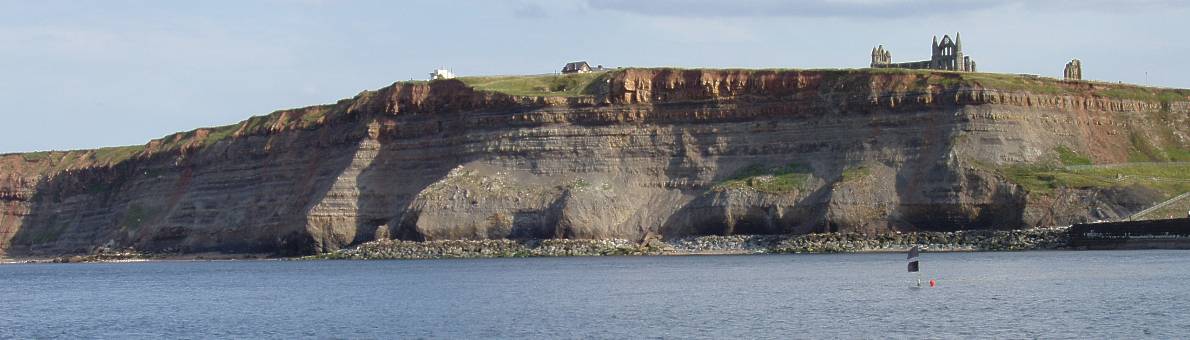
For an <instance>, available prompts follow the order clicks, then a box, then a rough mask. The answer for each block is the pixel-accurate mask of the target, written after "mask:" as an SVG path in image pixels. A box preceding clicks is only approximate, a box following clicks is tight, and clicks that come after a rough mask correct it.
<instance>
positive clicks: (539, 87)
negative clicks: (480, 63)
mask: <svg viewBox="0 0 1190 340" xmlns="http://www.w3.org/2000/svg"><path fill="white" fill-rule="evenodd" d="M610 75H611V73H610V72H593V73H581V74H560V75H559V74H549V75H529V76H482V77H459V78H457V79H458V80H460V81H462V82H463V83H464V84H467V86H470V87H472V88H474V89H476V90H481V91H492V92H499V93H504V94H508V95H513V96H542V97H549V96H557V97H576V96H583V95H594V94H595V91H596V90H595V88H596V86H597V85H598V84H599V82H600V81H606V80H607V77H609V76H610Z"/></svg>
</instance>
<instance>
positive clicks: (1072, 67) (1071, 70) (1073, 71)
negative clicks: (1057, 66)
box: [1062, 59, 1083, 80]
mask: <svg viewBox="0 0 1190 340" xmlns="http://www.w3.org/2000/svg"><path fill="white" fill-rule="evenodd" d="M1062 78H1063V79H1066V80H1083V62H1081V61H1079V60H1078V59H1074V60H1071V61H1070V62H1069V63H1066V70H1065V71H1063V72H1062Z"/></svg>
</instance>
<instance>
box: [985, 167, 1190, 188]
mask: <svg viewBox="0 0 1190 340" xmlns="http://www.w3.org/2000/svg"><path fill="white" fill-rule="evenodd" d="M1001 173H1002V174H1004V176H1005V177H1006V178H1008V179H1009V180H1010V181H1012V182H1013V183H1016V184H1018V185H1020V186H1022V187H1024V188H1025V189H1026V190H1028V191H1030V192H1038V193H1050V192H1053V191H1054V189H1058V188H1073V189H1094V188H1110V187H1114V186H1124V185H1142V186H1146V187H1150V188H1153V189H1156V190H1159V191H1161V192H1163V193H1165V194H1166V195H1170V196H1172V195H1177V194H1180V193H1183V192H1186V191H1190V164H1185V163H1164V164H1162V163H1144V164H1126V165H1118V166H1104V167H1091V168H1085V169H1082V168H1080V169H1063V168H1056V167H1047V166H1041V165H1016V166H1010V167H1007V168H1003V169H1001Z"/></svg>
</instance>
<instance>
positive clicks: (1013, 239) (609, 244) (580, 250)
mask: <svg viewBox="0 0 1190 340" xmlns="http://www.w3.org/2000/svg"><path fill="white" fill-rule="evenodd" d="M1066 230H1067V228H1036V229H1025V230H1006V231H992V230H969V231H956V232H916V233H886V234H877V235H864V234H858V233H824V234H806V235H731V236H700V237H689V238H681V239H675V240H669V241H655V240H654V241H652V242H648V243H645V244H640V243H637V242H633V241H628V240H570V239H548V240H521V241H514V240H473V241H471V240H469V241H464V240H453V241H427V242H414V241H396V240H379V241H373V242H367V243H364V244H361V245H359V246H356V247H353V248H348V249H343V250H339V251H335V252H330V253H325V254H320V255H315V256H309V257H306V258H307V259H351V260H366V259H428V258H485V257H538V256H614V255H687V254H790V253H840V252H865V251H901V250H905V249H909V248H911V247H913V246H915V245H916V246H921V247H922V248H924V249H926V250H932V251H1011V250H1041V249H1060V248H1064V247H1066V246H1067V245H1068V244H1069V237H1068V236H1067V233H1066Z"/></svg>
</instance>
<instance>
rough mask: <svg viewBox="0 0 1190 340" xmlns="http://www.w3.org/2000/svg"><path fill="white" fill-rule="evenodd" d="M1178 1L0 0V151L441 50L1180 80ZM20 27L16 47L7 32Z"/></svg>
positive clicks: (523, 61) (429, 61) (154, 126)
mask: <svg viewBox="0 0 1190 340" xmlns="http://www.w3.org/2000/svg"><path fill="white" fill-rule="evenodd" d="M1185 17H1190V3H1185V2H1179V1H1172V0H1147V1H1137V2H1130V3H1117V2H1110V1H1071V0H1044V1H1023V0H1012V1H1003V2H996V3H990V2H983V1H965V0H956V1H935V0H925V1H903V0H810V1H804V2H797V3H786V2H784V1H777V0H750V1H738V2H731V3H721V2H717V1H710V0H690V1H678V0H655V1H625V0H567V1H556V2H555V1H540V0H508V1H459V2H449V3H437V2H433V1H409V2H400V3H391V2H383V1H347V2H330V1H322V0H300V1H283V0H261V1H249V2H234V1H210V2H202V3H143V2H137V1H82V2H70V3H65V2H63V3H57V2H50V3H24V2H10V3H2V4H0V18H2V19H3V20H0V43H3V44H5V45H7V46H10V47H12V48H10V49H9V50H8V51H9V52H8V53H5V54H3V55H0V73H2V74H5V77H4V79H3V80H0V101H3V102H4V103H5V104H6V107H5V109H4V113H3V119H4V121H5V123H6V124H4V126H2V127H0V134H2V135H3V136H5V137H4V138H3V139H0V154H9V153H22V152H36V151H68V150H83V149H94V148H101V147H113V146H129V145H140V144H144V143H146V142H147V141H149V140H152V139H155V138H161V137H163V136H166V135H169V134H171V133H175V132H181V131H189V130H193V129H195V128H201V127H214V126H224V125H229V124H235V123H237V122H239V121H242V120H244V119H247V118H248V117H252V116H259V115H262V114H267V113H269V112H273V111H276V110H279V109H286V108H296V107H305V106H311V105H321V104H327V103H333V102H335V101H336V100H339V99H343V98H350V97H352V96H354V95H355V94H357V93H359V92H360V91H362V90H372V89H376V88H381V87H384V86H388V85H389V84H392V83H393V82H394V81H396V82H399V81H406V80H409V79H414V80H418V79H425V78H426V76H427V75H428V73H429V72H430V71H431V70H433V69H434V68H436V67H446V68H449V69H452V70H454V72H455V73H456V74H458V75H459V76H498V75H532V74H553V73H556V72H557V71H558V70H559V69H561V67H562V65H564V64H565V63H567V62H571V61H580V60H581V61H588V62H590V63H591V64H592V65H596V64H602V65H605V66H608V67H611V68H615V67H640V68H652V67H676V68H740V69H769V68H776V69H863V68H867V66H868V62H869V61H870V60H869V52H870V50H871V48H872V47H875V46H877V45H883V46H885V48H886V49H888V50H890V51H892V58H893V61H894V62H905V61H916V60H925V59H929V54H930V50H929V45H930V39H931V38H932V37H933V36H938V37H939V38H941V37H942V36H943V35H946V34H950V35H953V34H955V33H956V32H959V33H961V34H962V37H963V43H964V51H965V52H967V54H968V55H970V56H971V57H972V59H974V60H976V61H978V63H979V70H980V72H981V73H1004V74H1032V75H1038V76H1042V77H1050V78H1059V79H1060V78H1061V76H1062V68H1063V66H1064V65H1065V63H1066V62H1068V61H1070V60H1071V59H1075V58H1077V59H1080V60H1081V61H1082V63H1083V74H1084V78H1085V80H1089V81H1100V82H1104V83H1113V84H1114V83H1120V82H1122V83H1125V84H1132V85H1139V86H1146V87H1156V88H1183V89H1184V88H1190V79H1187V78H1186V77H1182V75H1185V74H1190V65H1188V64H1187V63H1185V62H1184V61H1182V60H1181V59H1179V58H1177V56H1181V55H1188V54H1190V43H1188V42H1187V41H1186V40H1185V39H1183V38H1182V37H1181V33H1182V32H1186V31H1190V22H1187V21H1186V20H1184V18H1185ZM18 47H19V48H18Z"/></svg>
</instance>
